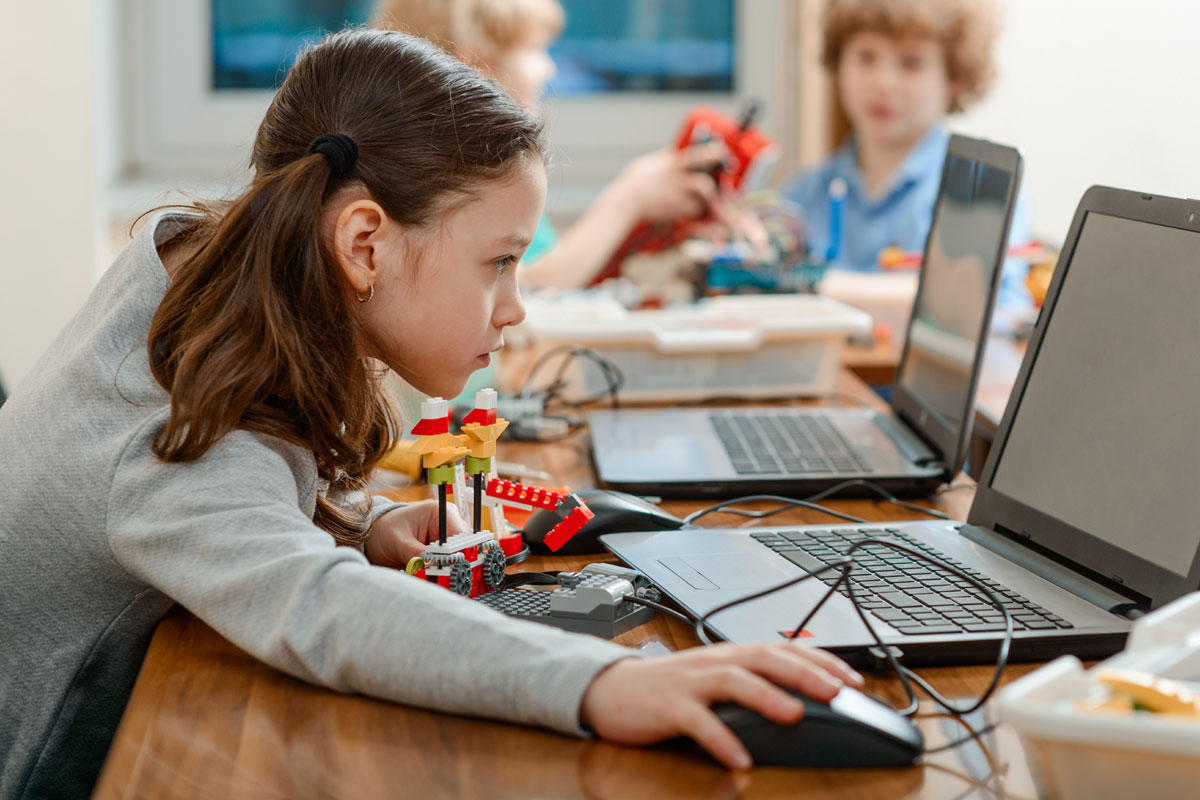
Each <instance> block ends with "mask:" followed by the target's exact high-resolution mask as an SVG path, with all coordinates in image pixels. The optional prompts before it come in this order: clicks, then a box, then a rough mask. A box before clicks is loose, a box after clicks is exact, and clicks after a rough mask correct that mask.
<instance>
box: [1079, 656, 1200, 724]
mask: <svg viewBox="0 0 1200 800" xmlns="http://www.w3.org/2000/svg"><path fill="white" fill-rule="evenodd" d="M1095 677H1096V680H1098V681H1100V682H1101V683H1103V684H1104V685H1105V686H1107V687H1108V688H1110V689H1112V690H1113V692H1122V693H1124V694H1127V695H1129V696H1130V697H1131V698H1133V702H1135V703H1137V704H1138V705H1139V706H1141V707H1142V708H1144V709H1146V710H1147V711H1154V712H1157V713H1159V714H1174V715H1177V716H1184V717H1197V718H1200V693H1197V692H1195V691H1192V690H1191V689H1189V688H1188V687H1186V686H1184V685H1183V684H1182V683H1179V682H1177V681H1173V680H1169V679H1167V678H1160V677H1158V676H1157V675H1151V674H1150V673H1148V672H1137V671H1135V670H1130V669H1111V668H1110V669H1102V670H1099V671H1098V672H1097V673H1096V676H1095Z"/></svg>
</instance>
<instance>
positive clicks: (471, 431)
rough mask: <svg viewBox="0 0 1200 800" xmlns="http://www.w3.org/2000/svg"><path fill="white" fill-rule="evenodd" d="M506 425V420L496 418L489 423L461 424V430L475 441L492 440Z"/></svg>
mask: <svg viewBox="0 0 1200 800" xmlns="http://www.w3.org/2000/svg"><path fill="white" fill-rule="evenodd" d="M507 427H508V420H506V419H504V418H503V417H500V418H498V419H497V420H496V421H495V422H493V423H492V424H491V425H480V424H479V423H478V422H468V423H467V424H466V425H463V426H462V432H463V433H464V434H465V435H466V436H469V437H470V438H472V439H474V440H475V441H477V442H494V441H496V440H497V439H499V438H500V434H502V433H504V429H505V428H507Z"/></svg>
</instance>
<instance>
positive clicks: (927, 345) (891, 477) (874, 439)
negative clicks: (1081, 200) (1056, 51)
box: [588, 136, 1021, 496]
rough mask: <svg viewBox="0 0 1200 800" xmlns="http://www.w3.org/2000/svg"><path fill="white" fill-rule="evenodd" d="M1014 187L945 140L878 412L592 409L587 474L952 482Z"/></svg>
mask: <svg viewBox="0 0 1200 800" xmlns="http://www.w3.org/2000/svg"><path fill="white" fill-rule="evenodd" d="M1020 180H1021V155H1020V153H1019V152H1018V151H1016V150H1014V149H1013V148H1011V147H1004V146H1002V145H998V144H993V143H991V142H986V141H981V140H978V139H970V138H967V137H965V136H952V137H951V139H950V143H949V146H948V148H947V151H946V160H945V163H944V165H943V168H942V179H941V184H940V187H939V189H938V196H937V201H936V203H935V204H934V210H933V220H932V224H931V226H930V230H929V237H928V240H927V242H926V246H925V255H924V259H923V262H922V265H921V278H920V282H919V285H918V288H917V295H916V298H915V300H914V305H913V314H912V316H911V319H910V321H909V327H908V332H907V336H906V337H905V346H904V350H903V353H902V356H901V361H900V368H899V372H898V380H897V382H896V385H895V388H894V390H893V393H892V401H891V408H890V410H889V411H888V412H879V411H876V410H874V409H868V408H844V407H824V408H814V407H807V408H780V407H752V406H746V407H740V408H685V409H681V408H673V409H661V408H658V409H614V410H604V411H592V412H590V413H589V414H588V428H589V430H590V432H591V439H592V455H593V458H594V460H595V463H596V475H597V476H598V477H599V479H600V480H601V481H602V482H603V483H605V484H607V485H609V486H613V487H617V488H620V489H624V490H626V491H630V492H635V493H639V494H656V495H662V496H698V495H705V496H708V495H712V496H731V495H739V494H751V493H755V492H773V493H784V494H790V495H793V496H802V495H807V494H811V493H813V492H816V491H820V490H821V489H825V488H828V487H830V486H832V485H834V484H836V483H839V482H841V481H844V480H847V479H850V478H866V479H869V480H871V481H874V482H875V483H877V484H879V485H880V486H883V487H884V488H886V489H889V490H891V491H893V492H897V493H906V494H915V493H923V492H928V491H931V490H932V489H933V488H934V487H936V486H937V485H938V484H940V483H941V482H942V481H944V480H947V479H948V478H949V477H950V476H952V475H955V474H957V472H958V471H959V469H960V468H961V466H962V462H963V459H964V458H965V457H966V447H967V443H968V440H969V438H970V431H971V424H970V423H971V420H972V417H973V415H974V401H975V389H976V385H977V384H978V382H979V372H980V370H981V368H982V364H983V351H984V347H985V344H986V340H987V331H988V328H989V324H990V321H991V315H992V306H993V304H994V302H995V296H996V291H997V287H998V286H999V284H1000V273H1001V265H1002V264H1003V262H1004V258H1005V252H1006V249H1007V243H1008V229H1009V225H1010V223H1011V220H1012V213H1013V207H1014V205H1015V203H1016V197H1017V189H1018V186H1019V184H1020Z"/></svg>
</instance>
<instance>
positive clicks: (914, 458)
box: [872, 414, 938, 464]
mask: <svg viewBox="0 0 1200 800" xmlns="http://www.w3.org/2000/svg"><path fill="white" fill-rule="evenodd" d="M872 417H873V419H874V422H875V424H876V425H877V426H879V428H881V429H882V430H883V432H884V433H885V434H887V437H888V438H889V439H891V440H892V441H893V442H895V443H896V447H898V448H900V452H901V453H902V454H903V455H904V457H905V458H906V459H908V460H909V462H911V463H913V464H922V463H923V462H929V461H937V460H938V456H937V454H935V453H934V452H933V451H931V450H930V449H929V448H928V447H927V446H926V445H925V442H923V441H921V439H920V437H918V436H915V435H914V434H913V433H911V432H910V431H907V430H904V428H902V427H901V426H899V425H896V424H895V423H894V422H893V421H892V418H891V417H889V416H888V415H887V414H874V415H872Z"/></svg>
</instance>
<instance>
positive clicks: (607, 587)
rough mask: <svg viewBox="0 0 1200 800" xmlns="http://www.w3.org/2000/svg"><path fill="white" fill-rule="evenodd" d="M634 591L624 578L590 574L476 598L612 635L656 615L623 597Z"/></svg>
mask: <svg viewBox="0 0 1200 800" xmlns="http://www.w3.org/2000/svg"><path fill="white" fill-rule="evenodd" d="M632 594H633V587H632V585H631V584H630V583H629V582H628V581H626V580H624V579H623V578H615V577H611V576H608V575H588V576H579V577H578V579H577V580H572V579H571V578H567V579H566V580H565V581H564V585H563V586H562V587H561V588H559V589H555V590H554V591H537V590H530V589H501V590H500V591H497V592H488V593H486V594H483V595H480V596H479V597H477V598H475V599H476V600H478V601H479V602H481V603H483V604H485V605H488V606H491V607H492V608H494V609H496V610H497V611H502V612H504V613H505V614H508V615H509V616H513V617H518V618H520V619H527V620H530V621H532V622H540V623H542V624H543V625H553V626H554V627H557V628H563V629H565V630H569V631H575V632H576V633H590V634H591V635H593V636H600V637H602V638H605V639H612V638H614V637H616V636H619V635H621V634H622V633H625V632H626V631H629V630H632V629H633V628H636V627H637V626H638V625H641V624H643V623H645V622H649V621H650V620H652V619H654V611H653V609H650V608H646V607H645V606H640V605H637V604H636V603H631V602H629V601H628V600H625V599H624V598H625V597H626V596H628V595H632Z"/></svg>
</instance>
